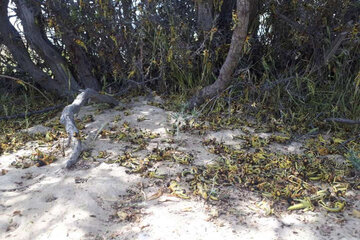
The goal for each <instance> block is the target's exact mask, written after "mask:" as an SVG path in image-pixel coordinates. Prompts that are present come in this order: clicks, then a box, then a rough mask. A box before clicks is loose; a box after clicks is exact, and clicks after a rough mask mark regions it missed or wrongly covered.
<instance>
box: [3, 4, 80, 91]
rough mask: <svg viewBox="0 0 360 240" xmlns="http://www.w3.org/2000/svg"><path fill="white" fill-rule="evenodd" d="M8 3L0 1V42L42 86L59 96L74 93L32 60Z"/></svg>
mask: <svg viewBox="0 0 360 240" xmlns="http://www.w3.org/2000/svg"><path fill="white" fill-rule="evenodd" d="M8 3H9V0H3V1H0V42H1V43H3V44H4V45H6V47H7V48H8V49H9V51H10V52H11V55H12V56H13V58H14V60H15V61H16V62H17V63H18V64H19V66H20V68H21V69H23V70H24V71H25V72H27V73H28V74H29V75H30V77H32V79H33V80H34V81H35V82H36V83H38V84H39V85H40V86H41V87H42V88H44V89H46V90H47V91H50V92H53V93H55V94H57V95H59V96H69V95H71V94H73V93H74V92H73V91H71V90H68V89H62V88H61V86H60V85H59V83H57V82H56V81H55V80H54V79H52V78H50V76H48V75H47V74H46V73H45V72H43V71H42V70H41V69H40V68H39V67H38V66H36V65H35V64H34V63H33V62H32V60H31V58H30V55H29V52H28V51H27V49H26V48H25V46H24V43H23V41H22V39H21V37H20V34H19V33H18V32H17V31H16V29H15V28H14V26H13V25H12V24H11V23H10V21H9V18H8V13H7V7H8Z"/></svg>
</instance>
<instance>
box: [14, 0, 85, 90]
mask: <svg viewBox="0 0 360 240" xmlns="http://www.w3.org/2000/svg"><path fill="white" fill-rule="evenodd" d="M15 3H16V6H17V12H18V13H19V17H20V19H21V23H22V25H23V27H24V34H25V38H26V40H27V41H28V43H29V44H30V46H31V48H33V49H34V50H35V51H36V53H37V54H39V56H40V57H41V58H42V59H43V60H44V61H45V65H47V66H48V67H49V68H50V69H51V71H52V73H53V74H54V77H55V80H56V81H57V82H58V83H59V85H60V86H61V88H62V89H66V88H70V89H71V90H73V91H76V90H78V89H79V88H80V87H79V85H78V84H77V82H76V81H75V79H74V77H73V75H72V73H71V72H70V70H69V68H68V66H67V63H66V61H65V59H64V58H63V57H62V56H61V55H60V53H59V52H58V51H57V49H55V47H54V46H53V45H52V44H51V42H50V41H49V40H48V39H47V38H46V35H45V33H44V31H43V29H42V28H41V25H42V24H41V21H42V20H41V6H40V3H39V2H36V1H33V0H30V1H29V0H16V1H15Z"/></svg>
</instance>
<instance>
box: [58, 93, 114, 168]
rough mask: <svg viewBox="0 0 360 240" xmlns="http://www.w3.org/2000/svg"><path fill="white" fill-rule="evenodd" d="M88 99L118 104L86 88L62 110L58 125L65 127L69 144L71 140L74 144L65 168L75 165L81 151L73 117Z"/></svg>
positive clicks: (108, 97)
mask: <svg viewBox="0 0 360 240" xmlns="http://www.w3.org/2000/svg"><path fill="white" fill-rule="evenodd" d="M88 99H93V100H95V101H96V102H104V103H108V104H110V105H113V106H115V105H118V104H119V102H118V101H117V100H116V99H115V98H113V97H111V96H107V95H101V94H99V93H98V92H96V91H95V90H93V89H91V88H87V89H86V90H85V91H83V92H82V93H80V94H79V95H78V96H77V97H76V98H75V100H74V101H73V103H72V104H70V105H68V106H66V107H65V108H64V110H63V112H62V114H61V117H60V123H61V124H63V125H64V126H65V129H66V132H67V134H68V135H69V139H68V140H69V143H70V142H71V140H73V141H74V142H75V145H74V148H73V152H72V153H71V156H70V159H69V160H68V161H67V162H66V168H70V167H71V166H73V165H74V164H75V163H77V161H78V159H79V156H80V154H81V151H82V149H83V148H82V143H81V140H80V135H79V130H78V129H77V127H76V125H75V120H74V115H75V114H76V113H78V112H79V111H80V108H81V107H82V106H83V105H84V104H85V103H86V102H87V100H88Z"/></svg>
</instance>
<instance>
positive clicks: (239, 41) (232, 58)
mask: <svg viewBox="0 0 360 240" xmlns="http://www.w3.org/2000/svg"><path fill="white" fill-rule="evenodd" d="M250 9H251V6H250V0H237V7H236V15H237V22H236V23H235V29H234V32H233V34H232V38H231V45H230V49H229V52H228V55H227V57H226V60H225V63H224V64H223V65H222V67H221V69H220V74H219V76H218V78H217V80H216V81H215V82H214V83H213V84H211V85H209V86H206V87H204V88H203V89H201V90H200V91H199V92H198V93H197V94H195V95H194V96H193V97H192V98H191V99H190V101H189V102H188V109H193V108H194V107H196V106H198V105H201V104H202V103H203V102H204V101H205V100H206V99H208V98H211V97H213V96H215V95H217V94H219V93H221V92H222V91H224V90H225V89H226V87H227V86H228V85H229V83H230V82H231V79H232V74H233V73H234V71H235V69H236V67H237V64H238V62H239V58H240V55H241V50H242V47H243V45H244V41H245V39H246V37H247V33H248V26H249V19H250Z"/></svg>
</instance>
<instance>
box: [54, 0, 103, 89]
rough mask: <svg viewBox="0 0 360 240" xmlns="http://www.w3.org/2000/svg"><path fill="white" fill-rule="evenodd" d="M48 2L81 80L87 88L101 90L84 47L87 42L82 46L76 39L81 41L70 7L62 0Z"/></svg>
mask: <svg viewBox="0 0 360 240" xmlns="http://www.w3.org/2000/svg"><path fill="white" fill-rule="evenodd" d="M47 4H48V6H49V8H50V10H51V11H52V13H53V14H54V17H55V19H56V23H57V24H58V27H59V29H60V31H61V38H62V40H63V42H64V44H65V47H66V50H67V51H68V53H69V56H70V60H71V62H72V63H73V65H74V67H75V70H76V72H77V75H78V77H79V79H80V81H81V82H82V83H83V85H84V86H85V87H86V88H92V89H95V90H100V87H101V86H100V83H99V81H98V80H97V79H96V78H95V77H94V76H93V75H92V71H91V70H92V69H91V64H90V61H89V59H88V57H87V54H86V51H85V49H84V47H86V46H85V44H83V46H80V45H79V44H78V43H76V41H80V42H81V40H80V39H79V37H78V36H77V35H76V33H75V32H74V30H73V29H72V28H71V26H72V23H71V22H70V21H69V20H71V16H70V15H69V14H68V9H67V7H66V5H65V4H64V3H62V1H60V0H50V1H47Z"/></svg>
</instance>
